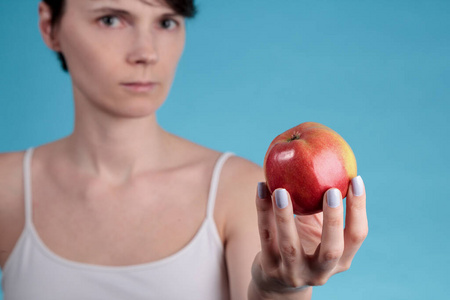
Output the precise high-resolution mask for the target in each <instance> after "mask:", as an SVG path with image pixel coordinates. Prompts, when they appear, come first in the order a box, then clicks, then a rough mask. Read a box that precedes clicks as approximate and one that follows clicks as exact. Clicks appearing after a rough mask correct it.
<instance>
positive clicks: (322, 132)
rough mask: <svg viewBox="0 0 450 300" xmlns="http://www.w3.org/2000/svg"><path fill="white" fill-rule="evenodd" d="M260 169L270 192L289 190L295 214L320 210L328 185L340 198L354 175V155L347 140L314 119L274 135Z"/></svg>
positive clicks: (345, 193) (345, 192)
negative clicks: (262, 168) (334, 189)
mask: <svg viewBox="0 0 450 300" xmlns="http://www.w3.org/2000/svg"><path fill="white" fill-rule="evenodd" d="M264 172H265V176H266V182H267V186H268V188H269V190H270V192H271V193H273V192H274V191H275V190H276V189H277V188H284V189H286V190H287V191H288V192H289V194H290V195H291V199H292V204H293V207H294V213H295V214H297V215H308V214H314V213H318V212H321V211H322V209H323V205H322V203H323V201H322V199H323V195H324V193H325V192H326V191H327V190H328V189H330V188H337V189H339V190H340V191H341V193H342V197H343V198H344V197H345V196H346V195H347V190H348V185H349V182H350V180H351V179H352V178H353V177H355V176H356V175H357V172H356V159H355V155H354V154H353V151H352V149H351V148H350V146H349V145H348V144H347V142H346V141H345V140H344V139H343V138H342V137H341V136H340V135H339V134H338V133H336V132H335V131H333V130H332V129H330V128H328V127H326V126H324V125H322V124H319V123H314V122H306V123H302V124H300V125H298V126H295V127H293V128H291V129H289V130H287V131H286V132H284V133H282V134H280V135H279V136H277V137H276V138H275V139H274V140H273V141H272V143H271V144H270V146H269V149H268V150H267V153H266V156H265V158H264Z"/></svg>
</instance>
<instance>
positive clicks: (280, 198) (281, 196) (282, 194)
mask: <svg viewBox="0 0 450 300" xmlns="http://www.w3.org/2000/svg"><path fill="white" fill-rule="evenodd" d="M275 202H276V203H277V206H278V208H279V209H283V208H285V207H286V206H288V194H287V191H286V190H285V189H277V190H275Z"/></svg>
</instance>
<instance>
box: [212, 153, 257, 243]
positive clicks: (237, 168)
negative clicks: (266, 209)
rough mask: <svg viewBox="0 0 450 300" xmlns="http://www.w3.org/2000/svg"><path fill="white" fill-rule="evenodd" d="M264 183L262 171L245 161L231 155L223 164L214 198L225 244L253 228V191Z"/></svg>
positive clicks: (254, 208)
mask: <svg viewBox="0 0 450 300" xmlns="http://www.w3.org/2000/svg"><path fill="white" fill-rule="evenodd" d="M264 180H265V179H264V172H263V169H262V168H261V167H260V166H259V165H257V164H255V163H253V162H251V161H249V160H247V159H245V158H242V157H239V156H232V157H230V158H229V159H228V161H227V162H226V163H225V165H224V167H223V170H222V174H221V178H220V184H219V190H218V195H217V202H218V206H219V207H218V209H220V211H221V216H220V217H222V218H223V219H222V222H220V223H222V225H223V228H222V230H223V232H222V233H223V238H224V241H225V242H226V240H227V239H229V238H230V237H232V236H233V235H236V234H241V233H243V231H244V228H245V227H248V226H250V227H253V226H254V225H256V204H255V196H256V190H257V185H258V182H260V181H264ZM218 217H219V216H218ZM220 217H219V218H220Z"/></svg>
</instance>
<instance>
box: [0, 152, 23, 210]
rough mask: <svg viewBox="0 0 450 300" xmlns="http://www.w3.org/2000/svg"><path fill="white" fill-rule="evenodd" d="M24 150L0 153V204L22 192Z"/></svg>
mask: <svg viewBox="0 0 450 300" xmlns="http://www.w3.org/2000/svg"><path fill="white" fill-rule="evenodd" d="M24 155H25V151H20V152H8V153H0V205H1V206H2V208H3V206H4V205H6V204H7V202H9V201H10V200H12V199H13V198H15V197H17V196H19V195H20V194H21V193H22V187H23V182H22V181H23V158H24Z"/></svg>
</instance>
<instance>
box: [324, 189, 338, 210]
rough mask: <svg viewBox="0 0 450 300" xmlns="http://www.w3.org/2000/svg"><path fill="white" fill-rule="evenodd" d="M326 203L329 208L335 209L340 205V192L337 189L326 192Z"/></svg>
mask: <svg viewBox="0 0 450 300" xmlns="http://www.w3.org/2000/svg"><path fill="white" fill-rule="evenodd" d="M327 203H328V206H329V207H331V208H336V207H338V206H339V205H340V204H341V192H340V191H339V190H338V189H330V190H328V191H327Z"/></svg>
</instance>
